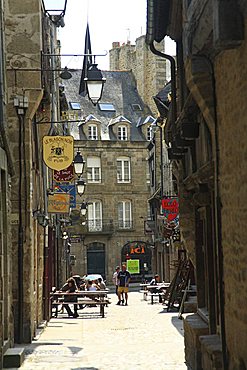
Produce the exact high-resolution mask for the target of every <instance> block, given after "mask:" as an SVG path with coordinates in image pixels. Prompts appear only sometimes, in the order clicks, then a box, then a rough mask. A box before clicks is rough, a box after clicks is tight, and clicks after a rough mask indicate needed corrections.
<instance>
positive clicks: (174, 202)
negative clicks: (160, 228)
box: [161, 197, 179, 226]
mask: <svg viewBox="0 0 247 370" xmlns="http://www.w3.org/2000/svg"><path fill="white" fill-rule="evenodd" d="M161 213H162V215H164V223H165V224H166V223H168V224H170V225H174V226H178V223H179V203H178V198H176V197H167V198H163V199H162V201H161Z"/></svg>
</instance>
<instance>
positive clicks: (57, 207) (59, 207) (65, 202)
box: [48, 193, 70, 213]
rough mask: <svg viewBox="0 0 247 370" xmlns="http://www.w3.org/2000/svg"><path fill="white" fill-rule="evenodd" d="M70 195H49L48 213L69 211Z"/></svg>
mask: <svg viewBox="0 0 247 370" xmlns="http://www.w3.org/2000/svg"><path fill="white" fill-rule="evenodd" d="M69 208H70V195H69V194H66V193H55V194H53V195H50V194H49V195H48V213H69Z"/></svg>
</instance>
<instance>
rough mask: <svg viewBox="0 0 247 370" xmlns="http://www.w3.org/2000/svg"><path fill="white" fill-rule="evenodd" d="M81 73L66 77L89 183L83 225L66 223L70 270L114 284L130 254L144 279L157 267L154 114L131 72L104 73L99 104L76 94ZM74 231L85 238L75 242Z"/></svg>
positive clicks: (72, 130) (77, 144)
mask: <svg viewBox="0 0 247 370" xmlns="http://www.w3.org/2000/svg"><path fill="white" fill-rule="evenodd" d="M80 73H81V72H80V71H73V72H72V75H73V77H72V79H71V80H69V81H66V82H64V87H65V95H66V99H67V102H68V105H69V107H70V109H71V107H73V106H74V105H73V102H74V103H77V107H78V104H79V106H80V112H79V114H80V119H79V124H78V125H77V124H73V123H71V124H68V125H69V127H68V129H69V131H70V133H71V134H72V135H73V136H74V139H75V150H77V149H79V150H80V152H81V154H82V155H83V158H84V159H85V162H86V164H85V177H86V182H87V185H86V190H85V193H84V195H83V196H82V197H81V198H80V197H79V196H78V195H77V204H78V205H80V203H82V201H83V202H86V203H87V216H86V220H85V225H81V224H79V225H73V223H72V225H71V226H68V228H67V229H68V232H69V235H70V239H71V247H70V253H71V254H72V255H74V256H75V258H76V262H75V265H73V266H72V272H73V273H76V274H80V275H83V274H85V273H100V274H102V275H103V276H104V277H105V278H106V280H107V282H108V283H110V284H111V283H112V274H113V272H114V270H115V267H116V265H120V264H121V262H126V260H127V259H128V258H129V257H131V259H138V260H139V261H140V273H139V274H137V275H133V281H134V280H135V279H137V280H138V279H139V281H140V280H141V278H142V275H143V274H144V273H146V274H149V275H150V276H151V274H152V270H153V269H152V264H151V263H152V248H151V245H152V243H151V242H152V241H150V240H149V237H148V236H146V235H145V233H144V220H145V219H146V218H147V215H148V201H147V200H148V197H149V195H150V190H149V169H148V163H147V155H148V151H147V146H148V143H149V139H150V126H151V124H152V122H153V121H154V118H153V117H152V116H151V112H150V110H149V108H148V107H147V106H146V105H145V104H144V103H143V101H142V99H141V98H140V96H139V94H138V92H137V90H136V88H135V87H136V84H135V80H134V77H133V74H132V73H131V72H129V71H125V72H124V71H122V72H120V71H117V72H111V71H109V72H104V73H103V74H104V77H105V78H106V84H105V87H104V91H103V96H102V98H101V100H100V102H99V103H98V104H97V106H96V107H94V106H93V105H92V104H91V102H89V101H88V99H87V98H83V97H81V96H79V94H78V88H79V87H78V81H79V79H80ZM72 212H73V211H72ZM73 234H77V235H78V234H79V235H80V237H81V241H80V240H76V243H74V242H73ZM144 263H146V267H147V269H146V270H145V271H144Z"/></svg>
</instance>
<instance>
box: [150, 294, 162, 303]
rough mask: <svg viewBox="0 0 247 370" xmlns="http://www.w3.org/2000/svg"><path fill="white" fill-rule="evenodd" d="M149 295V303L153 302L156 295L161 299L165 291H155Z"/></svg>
mask: <svg viewBox="0 0 247 370" xmlns="http://www.w3.org/2000/svg"><path fill="white" fill-rule="evenodd" d="M149 295H150V297H151V304H154V298H155V297H158V298H159V299H160V297H161V299H163V298H164V296H165V293H163V292H160V293H158V292H157V293H149Z"/></svg>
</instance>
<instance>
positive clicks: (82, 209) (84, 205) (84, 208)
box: [81, 202, 87, 216]
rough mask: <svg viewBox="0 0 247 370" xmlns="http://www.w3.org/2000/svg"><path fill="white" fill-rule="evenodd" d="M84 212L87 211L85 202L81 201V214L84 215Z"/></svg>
mask: <svg viewBox="0 0 247 370" xmlns="http://www.w3.org/2000/svg"><path fill="white" fill-rule="evenodd" d="M86 213H87V203H85V202H83V203H82V204H81V215H82V216H86Z"/></svg>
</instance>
